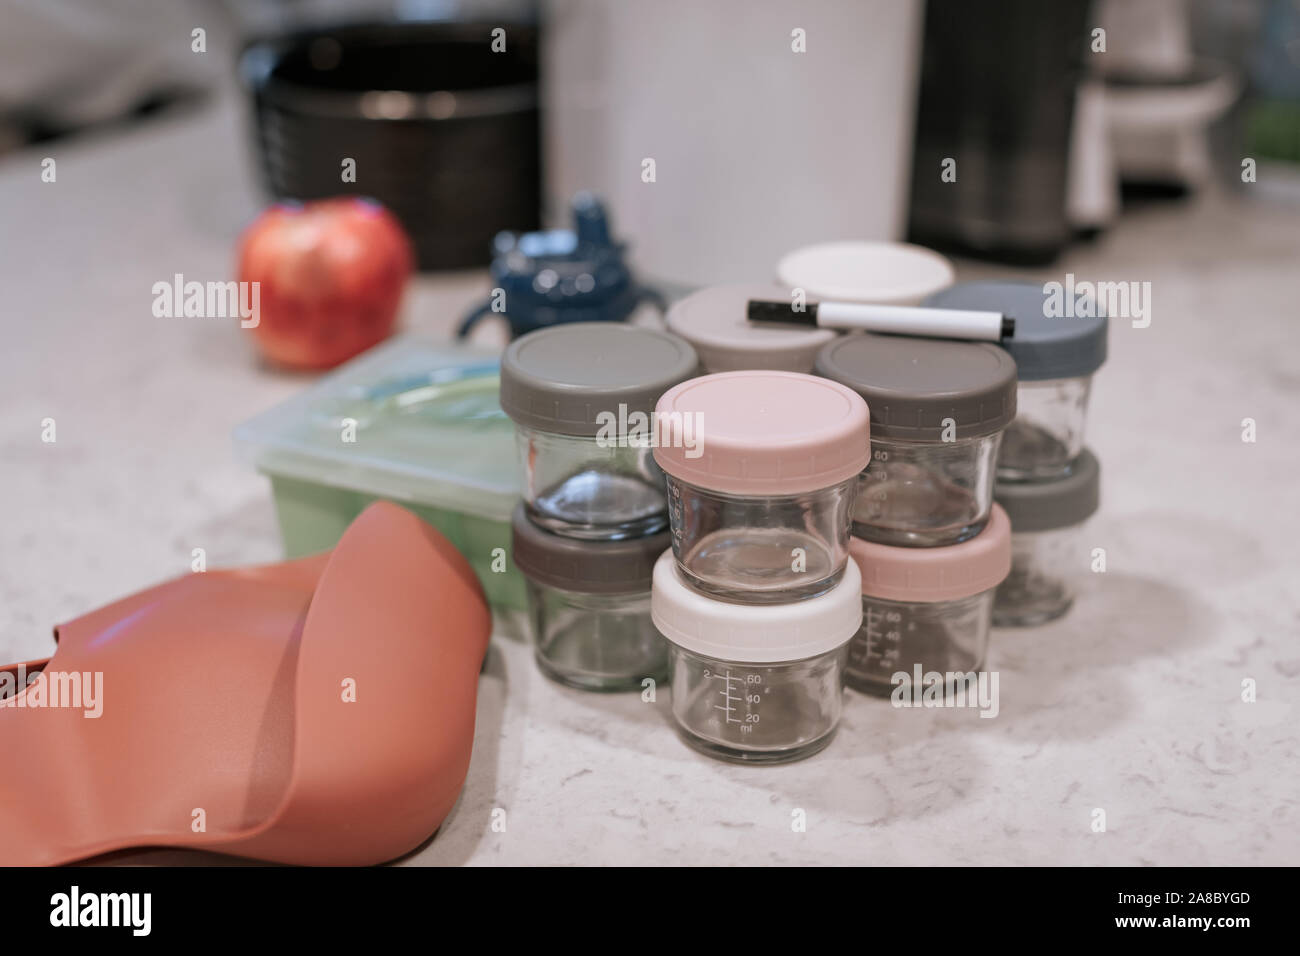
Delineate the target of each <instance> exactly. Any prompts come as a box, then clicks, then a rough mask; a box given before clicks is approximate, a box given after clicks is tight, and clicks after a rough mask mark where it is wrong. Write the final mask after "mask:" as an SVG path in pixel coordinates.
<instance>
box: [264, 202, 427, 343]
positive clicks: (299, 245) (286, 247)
mask: <svg viewBox="0 0 1300 956" xmlns="http://www.w3.org/2000/svg"><path fill="white" fill-rule="evenodd" d="M413 263H414V255H413V254H412V252H411V241H410V239H408V238H407V236H406V233H405V231H403V229H402V226H401V224H400V223H398V221H397V219H396V217H394V216H393V214H392V213H390V212H389V211H388V210H387V209H385V208H384V207H383V206H381V205H379V204H378V203H376V202H373V201H371V200H366V199H353V198H339V199H322V200H319V201H317V202H309V203H306V204H298V203H279V204H276V205H274V206H272V207H271V208H269V209H267V210H266V211H265V212H263V213H262V214H261V215H260V216H258V217H257V220H256V221H255V222H254V223H253V224H252V225H251V226H249V227H248V229H247V231H246V232H245V233H244V235H243V237H242V238H241V239H240V248H239V280H240V281H241V282H257V283H260V286H259V289H258V292H259V313H258V322H257V325H256V326H255V327H253V334H254V335H255V336H256V339H257V344H258V345H259V346H260V347H261V350H262V353H263V354H264V355H265V356H266V357H267V358H269V359H270V360H271V361H273V362H276V363H279V364H281V365H287V366H292V367H294V368H312V369H321V368H332V367H333V366H335V365H338V364H339V363H340V362H343V361H346V360H347V359H350V358H351V357H352V356H354V355H356V354H358V353H359V352H364V351H365V350H366V349H368V348H370V347H371V346H372V345H375V344H377V343H379V342H382V341H383V340H384V339H385V338H387V337H388V336H389V335H390V334H391V333H392V331H393V325H394V322H395V320H396V318H397V310H398V307H399V306H400V305H401V301H402V291H403V289H404V288H405V286H406V282H407V280H408V279H409V278H410V276H411V270H412V266H413Z"/></svg>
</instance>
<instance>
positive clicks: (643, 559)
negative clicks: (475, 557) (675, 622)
mask: <svg viewBox="0 0 1300 956" xmlns="http://www.w3.org/2000/svg"><path fill="white" fill-rule="evenodd" d="M510 530H511V547H512V551H513V555H514V563H515V567H516V568H518V569H519V570H520V571H521V572H523V574H524V576H525V577H527V578H528V579H529V580H531V581H533V582H535V583H537V584H541V585H545V586H547V587H552V588H559V589H560V590H563V591H576V592H578V593H580V594H634V593H641V592H649V590H650V580H651V578H652V577H653V574H654V566H655V561H656V560H658V558H659V556H660V555H661V554H663V553H664V552H665V551H667V550H668V549H669V548H670V547H672V534H671V533H670V532H669V531H667V530H664V531H661V532H659V533H658V534H652V535H648V536H645V537H641V538H624V539H622V540H619V541H587V540H580V539H577V538H566V537H562V536H560V535H557V534H551V533H550V532H549V531H546V530H544V529H542V528H539V527H537V525H535V524H533V523H532V522H531V521H529V520H528V515H527V514H526V513H525V512H524V506H523V505H522V504H520V505H519V506H518V507H516V508H515V512H514V516H513V517H512V518H511V522H510Z"/></svg>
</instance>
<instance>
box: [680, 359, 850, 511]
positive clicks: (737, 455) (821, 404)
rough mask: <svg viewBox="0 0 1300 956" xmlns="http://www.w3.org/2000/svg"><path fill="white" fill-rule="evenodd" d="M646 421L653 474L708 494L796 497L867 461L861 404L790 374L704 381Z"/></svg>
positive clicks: (691, 384)
mask: <svg viewBox="0 0 1300 956" xmlns="http://www.w3.org/2000/svg"><path fill="white" fill-rule="evenodd" d="M655 414H656V415H657V416H658V419H659V420H660V423H661V427H660V429H659V442H658V443H657V444H656V446H655V450H654V456H655V461H657V462H658V463H659V467H660V468H662V469H663V470H664V471H665V472H667V473H668V474H670V475H672V476H673V477H674V478H678V479H680V480H681V481H685V482H687V483H688V484H692V485H696V486H698V487H700V488H707V489H710V490H713V491H721V492H725V493H729V494H736V495H793V494H802V493H803V492H807V491H815V490H818V489H821V488H828V487H830V486H832V485H835V484H838V483H839V482H841V481H844V480H846V479H848V478H851V477H853V476H854V475H856V474H857V473H858V472H860V471H861V470H862V469H863V468H865V467H866V466H867V462H868V461H870V459H871V423H870V415H869V413H868V411H867V405H866V402H864V401H863V400H862V398H861V397H860V396H859V395H858V394H857V393H855V392H853V391H852V390H851V389H848V388H845V387H844V386H843V385H840V384H838V383H836V382H832V381H829V380H828V379H823V378H816V377H815V376H812V375H801V374H799V373H798V372H778V371H748V372H720V373H718V374H716V375H703V376H701V377H699V378H694V379H691V380H690V381H688V382H683V383H682V384H681V385H678V386H676V387H675V388H672V389H670V390H669V391H667V392H665V393H664V396H663V398H661V399H660V400H659V404H658V406H657V407H656V409H655ZM692 433H693V434H692ZM688 437H691V438H693V440H691V441H687V440H686V439H687V438H688Z"/></svg>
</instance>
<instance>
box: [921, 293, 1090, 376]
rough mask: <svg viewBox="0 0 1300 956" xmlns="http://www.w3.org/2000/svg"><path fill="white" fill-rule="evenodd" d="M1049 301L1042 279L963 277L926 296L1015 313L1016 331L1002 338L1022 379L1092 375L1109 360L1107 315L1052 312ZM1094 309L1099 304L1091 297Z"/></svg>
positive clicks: (946, 305) (948, 305) (947, 305)
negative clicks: (980, 278)
mask: <svg viewBox="0 0 1300 956" xmlns="http://www.w3.org/2000/svg"><path fill="white" fill-rule="evenodd" d="M1062 296H1064V292H1062ZM1049 304H1050V296H1049V295H1048V293H1047V291H1046V290H1045V288H1044V286H1043V284H1042V283H1037V282H1007V281H1002V280H992V279H990V280H984V281H979V282H959V283H957V284H956V285H954V286H951V287H949V288H947V289H944V290H942V291H941V292H936V293H935V294H934V295H932V296H930V297H929V298H927V299H926V300H925V302H924V305H926V306H927V307H932V308H936V309H976V310H982V311H989V312H1001V313H1002V314H1003V315H1006V316H1009V317H1011V318H1013V319H1015V320H1016V332H1015V334H1014V335H1013V336H1011V337H1010V338H1007V339H1003V340H1002V341H1001V342H1000V343H999V344H1000V345H1001V347H1002V348H1004V349H1006V350H1007V351H1008V352H1010V353H1011V355H1012V357H1013V358H1015V360H1016V367H1017V368H1018V369H1019V370H1020V380H1021V381H1022V382H1041V381H1047V380H1049V379H1057V378H1082V377H1083V376H1086V375H1091V374H1092V373H1093V372H1095V371H1097V369H1099V368H1101V366H1102V363H1103V362H1105V361H1106V331H1107V324H1108V323H1107V319H1106V317H1105V316H1104V315H1091V316H1080V315H1077V314H1075V315H1071V316H1065V315H1060V316H1055V315H1048V314H1047V312H1048V311H1049V308H1048V307H1049ZM1062 304H1064V299H1062ZM1078 304H1079V303H1078V302H1076V303H1074V304H1073V305H1072V309H1075V308H1077V307H1078ZM1090 310H1091V311H1101V308H1100V305H1099V304H1097V303H1096V302H1092V303H1091V309H1090Z"/></svg>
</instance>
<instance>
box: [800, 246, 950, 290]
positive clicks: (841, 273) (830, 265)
mask: <svg viewBox="0 0 1300 956" xmlns="http://www.w3.org/2000/svg"><path fill="white" fill-rule="evenodd" d="M955 275H956V273H955V272H954V271H953V268H952V263H951V262H949V261H948V260H947V258H945V257H944V256H941V255H939V253H937V252H935V251H934V250H933V249H927V248H925V247H924V246H917V245H913V244H911V243H908V242H861V241H857V240H848V241H840V242H821V243H817V244H815V245H811V246H803V247H802V248H799V249H795V250H794V251H793V252H790V253H787V254H786V255H785V256H783V257H782V258H781V261H780V262H778V263H777V265H776V277H777V280H778V281H779V282H781V284H782V285H784V286H786V287H787V288H790V289H802V290H804V292H806V293H807V295H808V298H809V299H826V300H829V301H834V302H869V303H873V304H877V305H920V304H921V300H923V299H924V298H925V297H926V296H928V295H931V294H933V293H935V292H938V291H939V290H940V289H945V288H947V287H948V286H950V285H952V282H953V278H954V277H955Z"/></svg>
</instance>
